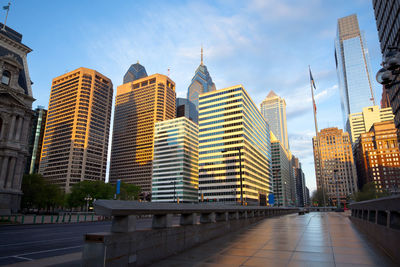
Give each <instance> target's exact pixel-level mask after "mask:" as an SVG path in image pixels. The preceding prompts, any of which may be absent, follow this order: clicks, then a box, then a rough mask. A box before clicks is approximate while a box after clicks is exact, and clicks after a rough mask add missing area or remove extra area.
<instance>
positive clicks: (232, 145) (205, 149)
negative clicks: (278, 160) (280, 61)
mask: <svg viewBox="0 0 400 267" xmlns="http://www.w3.org/2000/svg"><path fill="white" fill-rule="evenodd" d="M269 133H270V131H269V126H268V123H267V122H266V120H265V119H264V117H263V116H262V115H261V113H260V111H259V110H258V109H257V107H256V105H255V104H254V102H253V101H252V100H251V98H250V97H249V95H248V94H247V92H246V90H245V89H244V88H243V86H241V85H237V86H233V87H228V88H225V89H221V90H217V91H213V92H208V93H204V94H202V95H200V98H199V191H200V194H201V195H202V196H204V199H205V200H210V201H219V202H229V203H239V202H240V200H241V186H240V185H241V179H240V174H241V176H242V190H243V201H244V202H245V203H247V204H248V205H258V204H260V205H266V198H267V196H268V194H270V193H273V188H272V186H273V184H272V169H271V142H270V134H269ZM240 170H241V171H240Z"/></svg>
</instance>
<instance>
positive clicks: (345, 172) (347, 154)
mask: <svg viewBox="0 0 400 267" xmlns="http://www.w3.org/2000/svg"><path fill="white" fill-rule="evenodd" d="M313 150H314V164H315V174H316V175H315V176H316V178H317V188H318V189H323V190H324V191H325V192H326V193H327V196H326V200H327V201H328V199H330V201H331V203H336V196H337V188H336V186H337V187H338V191H339V197H340V202H342V203H343V202H345V201H346V199H347V197H348V196H349V195H351V194H353V193H354V192H356V191H357V175H356V168H355V163H354V159H353V153H352V148H351V142H350V135H349V133H347V132H343V130H340V129H338V128H336V127H333V128H326V129H322V130H321V131H320V132H318V135H317V136H316V137H315V136H314V137H313ZM336 183H338V184H336ZM327 204H328V203H327Z"/></svg>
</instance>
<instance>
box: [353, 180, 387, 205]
mask: <svg viewBox="0 0 400 267" xmlns="http://www.w3.org/2000/svg"><path fill="white" fill-rule="evenodd" d="M388 195H389V193H388V192H387V191H385V190H377V189H376V186H375V183H373V182H371V183H367V184H365V185H364V186H363V188H362V190H361V191H359V192H357V193H355V194H354V195H353V199H354V200H355V201H364V200H370V199H375V198H380V197H386V196H388Z"/></svg>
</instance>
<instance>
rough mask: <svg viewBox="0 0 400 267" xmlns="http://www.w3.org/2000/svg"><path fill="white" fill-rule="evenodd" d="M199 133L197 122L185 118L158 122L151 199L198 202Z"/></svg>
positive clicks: (155, 135) (156, 200) (156, 125)
mask: <svg viewBox="0 0 400 267" xmlns="http://www.w3.org/2000/svg"><path fill="white" fill-rule="evenodd" d="M198 134H199V128H198V125H197V124H196V123H194V122H192V121H191V120H189V119H188V118H186V117H180V118H176V119H172V120H167V121H161V122H156V124H155V130H154V160H153V174H152V175H153V176H152V186H151V195H152V196H151V198H152V199H151V201H152V202H172V203H196V202H198V197H199V195H198V194H199V193H198V191H199V150H198V148H199V140H198Z"/></svg>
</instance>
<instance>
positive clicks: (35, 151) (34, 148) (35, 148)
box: [25, 106, 47, 174]
mask: <svg viewBox="0 0 400 267" xmlns="http://www.w3.org/2000/svg"><path fill="white" fill-rule="evenodd" d="M46 119H47V109H44V107H42V106H38V107H37V108H36V109H35V110H34V112H33V119H32V128H31V132H30V137H29V147H28V150H29V155H28V158H27V161H26V167H25V173H29V174H33V173H37V172H39V163H40V154H41V153H42V145H43V137H44V129H45V126H46Z"/></svg>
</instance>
